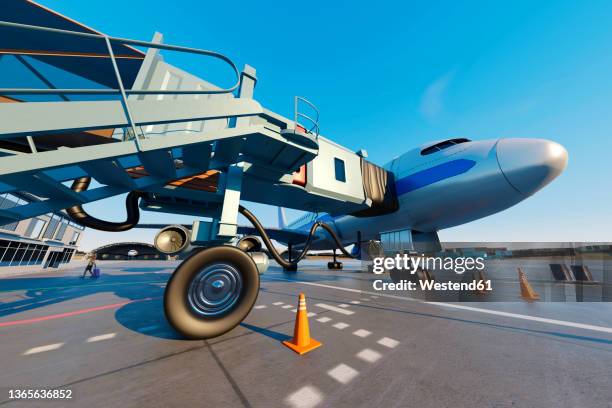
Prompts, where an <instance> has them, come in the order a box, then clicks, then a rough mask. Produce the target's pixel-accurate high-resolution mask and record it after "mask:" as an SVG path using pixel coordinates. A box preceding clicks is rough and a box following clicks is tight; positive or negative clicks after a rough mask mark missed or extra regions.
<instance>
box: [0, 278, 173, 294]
mask: <svg viewBox="0 0 612 408" xmlns="http://www.w3.org/2000/svg"><path fill="white" fill-rule="evenodd" d="M43 278H44V277H43ZM77 279H78V278H77ZM87 279H89V278H87ZM7 281H8V280H7ZM79 282H83V281H79ZM139 283H167V281H165V280H148V281H135V282H107V283H95V284H92V285H88V284H87V283H84V284H82V285H78V284H75V285H66V286H48V287H43V288H21V289H8V290H0V293H11V292H23V291H32V290H53V289H72V288H98V287H103V286H122V285H135V284H139Z"/></svg>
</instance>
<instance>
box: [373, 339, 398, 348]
mask: <svg viewBox="0 0 612 408" xmlns="http://www.w3.org/2000/svg"><path fill="white" fill-rule="evenodd" d="M377 343H378V344H380V345H381V346H385V347H389V348H395V347H397V345H398V344H400V342H399V341H397V340H394V339H392V338H390V337H383V338H382V339H380V340H378V341H377Z"/></svg>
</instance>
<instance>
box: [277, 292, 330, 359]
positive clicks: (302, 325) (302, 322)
mask: <svg viewBox="0 0 612 408" xmlns="http://www.w3.org/2000/svg"><path fill="white" fill-rule="evenodd" d="M283 344H284V345H285V346H287V347H289V348H290V349H291V350H293V351H295V352H296V353H298V354H300V355H302V354H305V353H308V352H309V351H310V350H314V349H316V348H317V347H319V346H320V345H321V343H320V342H318V341H316V340H315V339H311V338H310V329H309V328H308V312H306V298H305V297H304V294H303V293H300V302H299V305H298V310H297V315H296V319H295V328H294V329H293V339H292V340H291V341H289V340H285V341H283Z"/></svg>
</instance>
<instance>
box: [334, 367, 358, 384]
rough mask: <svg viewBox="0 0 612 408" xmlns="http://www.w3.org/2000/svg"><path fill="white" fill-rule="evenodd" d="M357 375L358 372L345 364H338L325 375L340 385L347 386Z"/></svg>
mask: <svg viewBox="0 0 612 408" xmlns="http://www.w3.org/2000/svg"><path fill="white" fill-rule="evenodd" d="M358 374H359V371H357V370H355V369H354V368H353V367H350V366H347V365H346V364H338V365H337V366H336V367H334V368H332V369H331V370H329V371H328V372H327V375H329V376H330V377H331V378H333V379H334V380H336V381H338V382H339V383H341V384H348V383H349V382H350V381H351V380H352V379H353V378H355V377H357V375H358Z"/></svg>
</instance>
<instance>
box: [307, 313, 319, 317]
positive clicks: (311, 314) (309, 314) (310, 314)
mask: <svg viewBox="0 0 612 408" xmlns="http://www.w3.org/2000/svg"><path fill="white" fill-rule="evenodd" d="M316 315H317V314H316V313H314V312H308V313H307V314H306V316H308V317H312V316H316Z"/></svg>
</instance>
